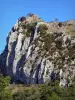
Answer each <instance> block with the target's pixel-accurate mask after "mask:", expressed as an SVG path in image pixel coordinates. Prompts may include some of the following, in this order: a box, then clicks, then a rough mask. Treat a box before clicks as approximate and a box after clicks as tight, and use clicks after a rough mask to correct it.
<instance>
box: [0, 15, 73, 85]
mask: <svg viewBox="0 0 75 100" xmlns="http://www.w3.org/2000/svg"><path fill="white" fill-rule="evenodd" d="M0 68H1V71H2V73H3V74H4V75H10V77H11V79H12V81H13V82H18V81H21V82H23V83H25V84H41V83H45V82H49V81H54V80H59V85H60V86H69V85H71V84H73V83H74V81H75V80H74V79H75V21H73V20H72V21H67V22H50V23H47V22H43V21H42V20H41V19H39V18H38V17H37V16H36V15H31V16H29V17H27V18H25V17H21V18H20V19H19V20H18V21H17V22H16V24H15V25H14V27H13V28H12V29H11V31H10V32H9V34H8V37H7V44H6V47H5V49H4V51H3V53H2V54H1V55H0Z"/></svg>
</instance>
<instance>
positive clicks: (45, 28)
mask: <svg viewBox="0 0 75 100" xmlns="http://www.w3.org/2000/svg"><path fill="white" fill-rule="evenodd" d="M46 30H48V27H47V26H46V25H45V24H41V25H39V27H38V32H40V34H43V35H44V34H45V33H46Z"/></svg>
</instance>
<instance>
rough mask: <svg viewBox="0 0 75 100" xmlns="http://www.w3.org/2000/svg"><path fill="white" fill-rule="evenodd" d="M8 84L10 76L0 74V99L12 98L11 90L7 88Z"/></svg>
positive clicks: (8, 99) (10, 99)
mask: <svg viewBox="0 0 75 100" xmlns="http://www.w3.org/2000/svg"><path fill="white" fill-rule="evenodd" d="M9 84H10V77H4V76H2V75H0V100H12V94H11V90H10V89H9V88H7V87H8V86H9Z"/></svg>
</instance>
